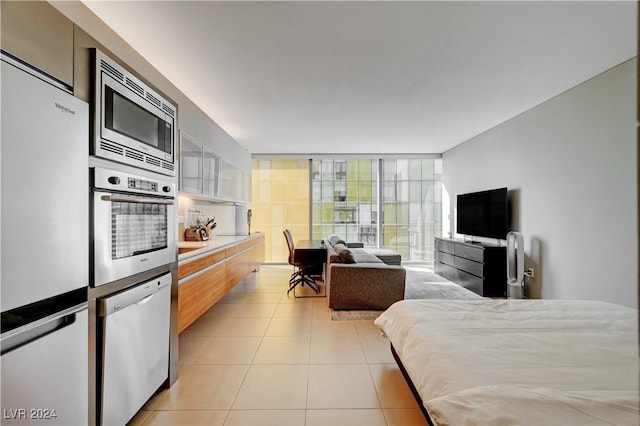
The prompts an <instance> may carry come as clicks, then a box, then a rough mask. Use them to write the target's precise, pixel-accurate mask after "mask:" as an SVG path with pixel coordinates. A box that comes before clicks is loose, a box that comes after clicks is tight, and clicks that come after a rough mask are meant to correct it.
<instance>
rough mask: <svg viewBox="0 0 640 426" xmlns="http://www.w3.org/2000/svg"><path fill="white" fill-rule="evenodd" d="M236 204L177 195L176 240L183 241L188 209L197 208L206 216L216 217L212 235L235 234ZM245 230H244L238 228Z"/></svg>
mask: <svg viewBox="0 0 640 426" xmlns="http://www.w3.org/2000/svg"><path fill="white" fill-rule="evenodd" d="M236 208H237V207H236V206H233V205H230V204H215V203H212V202H210V201H203V200H196V199H192V198H188V197H185V196H182V195H181V196H179V197H178V241H184V229H185V221H186V220H187V216H188V211H189V210H198V211H200V212H201V213H202V214H203V215H204V216H205V217H206V218H213V217H215V218H216V223H217V226H216V228H215V229H214V230H213V233H212V235H213V236H215V235H230V234H235V233H236V229H235V227H236V226H235V221H236ZM238 231H239V232H246V230H238Z"/></svg>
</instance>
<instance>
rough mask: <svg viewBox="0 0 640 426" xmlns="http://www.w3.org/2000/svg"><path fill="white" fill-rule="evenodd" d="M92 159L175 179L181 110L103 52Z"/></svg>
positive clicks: (98, 57) (98, 59) (97, 71)
mask: <svg viewBox="0 0 640 426" xmlns="http://www.w3.org/2000/svg"><path fill="white" fill-rule="evenodd" d="M93 54H94V60H93V63H94V68H93V75H94V88H93V133H94V138H93V140H94V142H93V150H92V154H94V155H96V156H98V157H102V158H106V159H109V160H113V161H118V162H121V163H125V164H129V165H131V166H134V167H139V168H142V169H145V170H150V171H153V172H156V173H162V174H165V175H169V176H175V171H176V157H177V155H176V152H175V146H176V124H177V122H176V120H177V107H176V106H175V105H173V104H172V103H171V102H169V101H168V100H167V99H165V98H164V97H162V96H161V95H160V94H158V93H157V92H156V91H154V90H153V89H151V88H150V87H149V86H148V85H146V84H145V83H143V82H142V81H140V79H138V78H136V77H135V76H133V75H132V74H131V73H130V72H128V71H127V70H125V69H124V68H123V67H121V66H120V65H119V64H118V63H116V62H115V61H114V60H112V59H110V58H109V57H108V56H106V55H105V54H103V53H102V52H100V51H99V50H97V49H93Z"/></svg>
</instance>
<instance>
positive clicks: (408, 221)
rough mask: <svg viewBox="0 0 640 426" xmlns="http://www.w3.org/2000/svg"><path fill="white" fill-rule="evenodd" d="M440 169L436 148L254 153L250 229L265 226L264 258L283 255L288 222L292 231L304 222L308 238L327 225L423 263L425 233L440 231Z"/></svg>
mask: <svg viewBox="0 0 640 426" xmlns="http://www.w3.org/2000/svg"><path fill="white" fill-rule="evenodd" d="M441 176H442V160H441V158H439V157H438V156H417V155H412V156H406V157H398V156H387V157H385V156H378V157H374V156H370V157H368V158H355V157H344V156H342V157H341V156H334V157H332V158H331V157H321V158H313V159H311V161H309V160H307V159H297V158H294V159H273V158H268V157H264V158H261V157H255V158H254V160H253V203H252V205H251V207H252V208H253V210H254V220H253V222H254V224H253V225H252V229H255V230H263V231H265V233H267V235H266V239H267V257H266V258H267V261H271V262H278V261H283V262H284V261H286V259H287V258H286V255H287V250H286V245H285V244H284V238H283V237H282V230H283V229H284V228H287V227H288V228H289V229H291V230H292V232H293V233H294V238H295V239H305V238H307V237H308V236H309V229H311V236H312V238H314V239H321V238H325V237H326V236H327V235H329V234H333V233H335V234H339V235H340V236H342V237H343V238H344V239H345V240H347V241H353V242H356V241H357V242H362V243H364V245H365V247H383V248H389V249H392V250H395V251H397V252H399V253H400V254H401V255H402V259H403V261H416V262H426V263H431V262H433V239H434V237H436V236H440V235H441V234H442V214H441V211H442V201H441V198H442V194H441ZM309 185H311V186H309ZM305 203H306V204H305Z"/></svg>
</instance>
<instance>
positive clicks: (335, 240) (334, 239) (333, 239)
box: [327, 234, 347, 247]
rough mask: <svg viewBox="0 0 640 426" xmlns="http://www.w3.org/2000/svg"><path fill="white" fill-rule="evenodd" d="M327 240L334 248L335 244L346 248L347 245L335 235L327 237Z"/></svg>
mask: <svg viewBox="0 0 640 426" xmlns="http://www.w3.org/2000/svg"><path fill="white" fill-rule="evenodd" d="M327 240H329V242H330V243H331V245H332V246H335V245H336V244H342V245H344V246H345V247H346V245H347V243H346V242H345V241H344V240H343V239H342V238H340V237H338V236H337V235H336V234H331V235H329V236H328V237H327Z"/></svg>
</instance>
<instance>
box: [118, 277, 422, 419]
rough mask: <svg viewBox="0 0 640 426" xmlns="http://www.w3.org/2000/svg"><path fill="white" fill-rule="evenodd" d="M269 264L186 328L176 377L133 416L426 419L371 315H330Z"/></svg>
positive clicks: (319, 300)
mask: <svg viewBox="0 0 640 426" xmlns="http://www.w3.org/2000/svg"><path fill="white" fill-rule="evenodd" d="M291 272H292V270H291V267H290V266H288V265H263V266H262V267H261V269H260V271H259V272H257V273H254V274H251V275H250V276H249V277H248V278H247V279H245V280H244V281H243V282H242V283H240V284H239V285H238V286H237V287H236V288H235V289H234V290H233V291H232V292H231V293H229V294H228V295H226V296H225V297H224V298H223V299H222V300H221V301H220V302H218V303H217V304H216V305H214V306H213V307H212V308H211V309H210V310H209V311H208V312H207V313H206V314H205V315H203V316H202V317H201V318H200V319H199V320H198V321H196V322H195V323H194V324H193V325H191V326H190V327H189V328H188V329H186V330H185V331H184V332H183V333H182V334H181V335H180V371H179V379H178V381H177V382H176V383H175V384H174V385H173V386H172V387H171V388H170V389H163V390H161V391H159V392H158V393H157V394H156V395H155V396H153V397H152V398H151V399H150V400H149V402H147V404H146V405H145V406H144V407H143V408H142V410H141V411H140V412H139V413H138V414H137V415H136V416H135V417H134V418H133V419H132V421H131V422H130V424H131V425H325V426H329V425H402V426H412V425H420V426H422V425H426V424H427V422H426V421H425V419H424V417H423V416H422V413H421V412H420V409H419V408H418V406H417V404H416V401H415V399H414V398H413V395H412V394H411V392H410V390H409V388H408V386H407V384H406V382H405V381H404V378H403V377H402V373H401V372H400V370H399V369H398V366H397V365H396V363H395V361H394V359H393V357H392V355H391V352H390V350H389V342H388V340H387V339H386V338H385V337H383V336H382V335H381V334H380V332H379V331H378V329H377V328H376V327H375V326H374V325H373V321H331V320H330V319H329V309H328V308H327V300H326V299H325V298H307V299H300V298H298V299H295V298H294V297H293V294H290V295H289V296H288V297H287V294H286V290H287V288H288V284H287V283H288V280H289V276H290V274H291Z"/></svg>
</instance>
